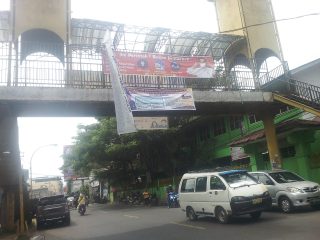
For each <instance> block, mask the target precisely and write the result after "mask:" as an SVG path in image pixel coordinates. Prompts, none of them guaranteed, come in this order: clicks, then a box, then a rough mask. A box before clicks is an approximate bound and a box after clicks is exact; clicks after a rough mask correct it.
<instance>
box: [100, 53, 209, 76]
mask: <svg viewBox="0 0 320 240" xmlns="http://www.w3.org/2000/svg"><path fill="white" fill-rule="evenodd" d="M114 54H115V60H116V62H117V65H118V69H119V71H120V74H137V75H158V76H171V77H185V78H212V77H213V76H214V72H215V71H214V61H213V58H212V57H210V56H174V55H168V54H161V53H144V52H142V53H136V52H120V51H115V52H114ZM103 69H104V72H105V73H106V74H109V73H110V70H109V69H110V68H109V63H108V61H107V58H106V56H105V54H103Z"/></svg>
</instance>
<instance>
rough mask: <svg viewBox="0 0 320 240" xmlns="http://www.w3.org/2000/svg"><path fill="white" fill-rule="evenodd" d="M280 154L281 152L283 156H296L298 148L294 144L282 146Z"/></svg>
mask: <svg viewBox="0 0 320 240" xmlns="http://www.w3.org/2000/svg"><path fill="white" fill-rule="evenodd" d="M280 154H281V157H283V158H289V157H294V156H295V155H296V149H295V147H294V146H289V147H285V148H281V149H280Z"/></svg>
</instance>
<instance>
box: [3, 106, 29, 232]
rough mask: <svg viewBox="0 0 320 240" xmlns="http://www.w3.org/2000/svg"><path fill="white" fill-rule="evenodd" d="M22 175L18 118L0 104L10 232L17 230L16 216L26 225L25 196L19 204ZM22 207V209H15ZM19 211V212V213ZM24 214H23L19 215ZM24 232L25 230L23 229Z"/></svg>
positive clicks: (7, 220)
mask: <svg viewBox="0 0 320 240" xmlns="http://www.w3.org/2000/svg"><path fill="white" fill-rule="evenodd" d="M20 175H21V162H20V150H19V138H18V122H17V117H16V116H15V114H14V113H13V112H12V111H11V109H10V108H9V107H8V106H6V105H5V104H0V187H2V188H3V189H4V192H5V198H4V199H3V201H4V202H5V206H4V208H3V209H2V211H3V212H2V215H3V216H4V217H3V218H2V219H3V221H4V223H3V224H4V226H5V228H6V229H8V230H13V229H14V228H15V225H14V224H15V223H14V218H15V216H19V215H20V217H22V219H23V223H24V217H23V213H24V208H23V196H21V198H20V200H19V202H20V204H19V202H16V201H15V199H19V197H18V195H17V194H19V177H20ZM15 205H16V206H18V205H19V206H20V207H21V209H19V210H18V209H17V208H15ZM17 210H18V211H17ZM19 212H20V213H22V214H19ZM22 230H23V228H22Z"/></svg>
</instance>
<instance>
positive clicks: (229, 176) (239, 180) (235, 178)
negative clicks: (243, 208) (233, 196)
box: [220, 172, 258, 188]
mask: <svg viewBox="0 0 320 240" xmlns="http://www.w3.org/2000/svg"><path fill="white" fill-rule="evenodd" d="M220 176H221V177H223V178H224V180H226V182H227V183H228V184H229V186H230V187H232V188H238V187H244V186H250V185H255V184H258V181H257V180H256V179H255V178H254V177H252V176H250V175H249V174H248V173H247V172H230V173H225V174H220Z"/></svg>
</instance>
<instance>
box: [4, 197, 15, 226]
mask: <svg viewBox="0 0 320 240" xmlns="http://www.w3.org/2000/svg"><path fill="white" fill-rule="evenodd" d="M3 205H4V209H3V210H4V212H3V216H4V217H3V220H4V222H3V228H4V229H6V230H8V231H14V230H15V224H14V213H15V212H14V210H15V201H14V192H13V191H8V192H6V194H5V197H4V204H3Z"/></svg>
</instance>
